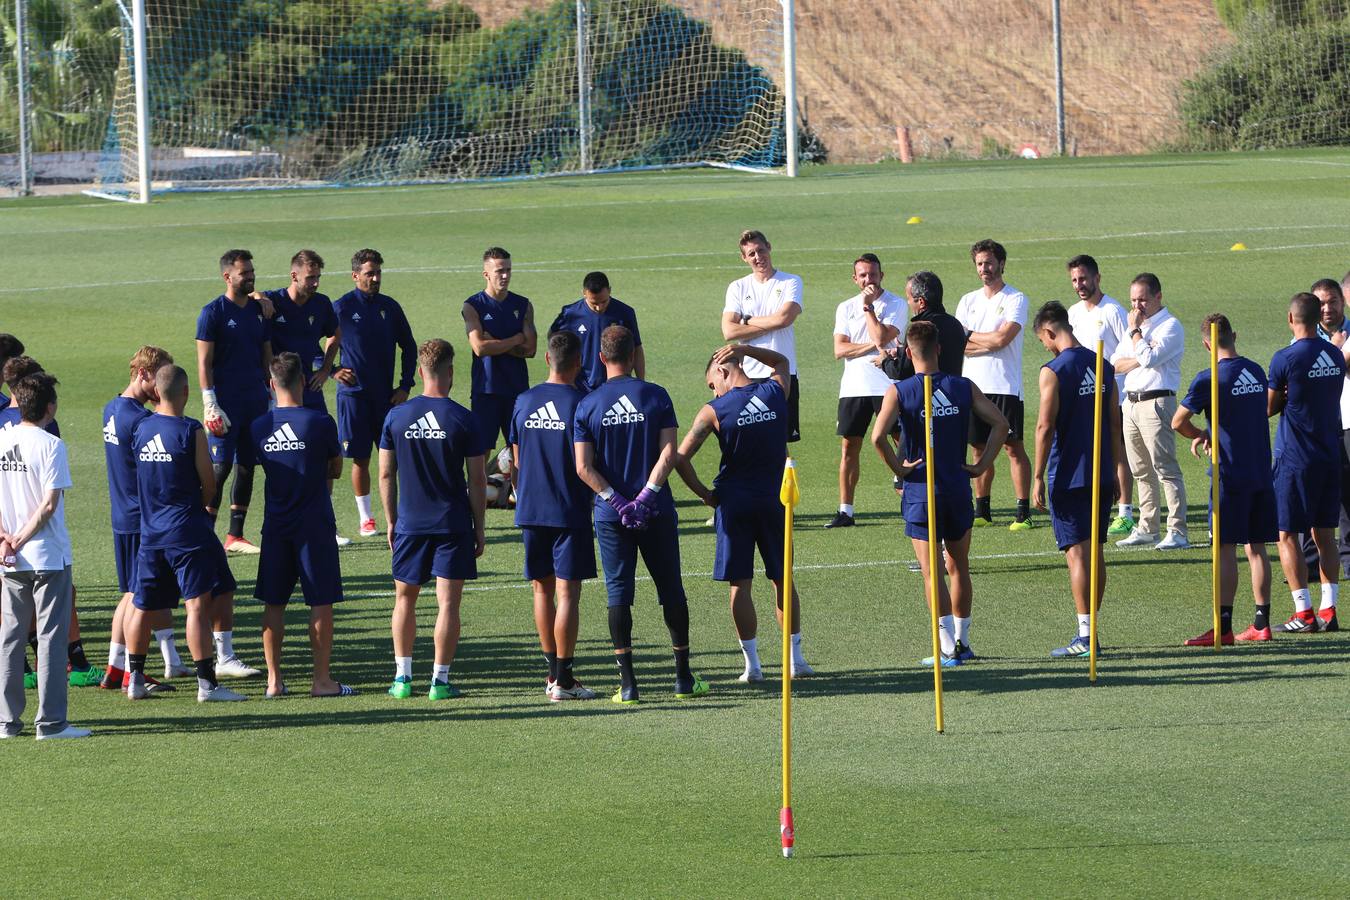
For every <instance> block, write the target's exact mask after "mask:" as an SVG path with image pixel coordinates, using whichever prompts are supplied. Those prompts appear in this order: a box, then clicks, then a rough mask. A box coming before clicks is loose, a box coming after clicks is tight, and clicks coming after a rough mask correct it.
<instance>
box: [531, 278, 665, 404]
mask: <svg viewBox="0 0 1350 900" xmlns="http://www.w3.org/2000/svg"><path fill="white" fill-rule="evenodd" d="M611 325H622V326H623V327H624V328H627V329H628V330H629V331H631V332H632V333H633V346H634V347H641V346H642V334H641V333H640V332H639V331H638V322H637V313H635V312H633V308H632V307H631V306H629V305H628V304H627V303H624V302H622V301H619V300H615V299H614V298H613V297H611V298H610V299H609V305H608V306H606V307H605V311H604V312H596V311H595V310H593V309H591V308H590V306H589V305H587V303H586V299H585V298H584V297H583V298H582V299H580V300H578V301H577V302H575V303H569V304H568V305H567V306H564V307H563V308H562V311H561V312H559V313H558V317H557V318H556V319H554V320H553V324H552V325H550V326H549V329H548V331H549V334H552V333H553V332H555V331H570V332H572V333H573V334H575V335H576V336H577V337H579V338H581V371H580V372H579V373H577V384H578V385H580V386H582V387H583V388H584V389H586V390H588V391H593V390H595V389H596V388H597V387H599V386H600V385H602V384H604V383H605V379H606V378H608V377H609V375H608V373H607V372H606V371H605V364H604V363H602V362H601V361H600V335H601V334H602V333H603V332H604V330H605V329H606V328H608V327H609V326H611Z"/></svg>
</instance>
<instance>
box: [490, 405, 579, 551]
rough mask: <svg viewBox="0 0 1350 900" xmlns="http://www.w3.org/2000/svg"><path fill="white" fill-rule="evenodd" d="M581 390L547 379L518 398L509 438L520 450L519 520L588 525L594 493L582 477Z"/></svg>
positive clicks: (563, 525)
mask: <svg viewBox="0 0 1350 900" xmlns="http://www.w3.org/2000/svg"><path fill="white" fill-rule="evenodd" d="M581 397H582V393H581V391H580V390H579V389H577V388H576V387H574V386H573V385H570V384H549V383H548V382H545V383H543V384H540V385H536V386H534V387H532V388H530V389H529V390H528V391H526V392H525V393H523V394H521V395H520V396H519V397H518V398H516V407H515V410H514V411H513V412H512V413H511V434H510V441H511V443H512V444H515V445H516V446H517V447H518V448H519V452H520V462H519V467H520V474H519V475H518V476H517V477H518V484H517V485H516V524H517V525H536V526H547V527H550V528H589V527H590V524H591V503H592V499H593V498H594V496H595V495H594V494H593V493H591V489H590V488H589V487H587V486H586V483H585V482H583V481H582V480H581V479H580V478H578V477H577V464H576V456H575V450H576V448H575V447H574V446H573V417H574V416H575V415H576V409H577V404H578V403H579V402H580V401H581Z"/></svg>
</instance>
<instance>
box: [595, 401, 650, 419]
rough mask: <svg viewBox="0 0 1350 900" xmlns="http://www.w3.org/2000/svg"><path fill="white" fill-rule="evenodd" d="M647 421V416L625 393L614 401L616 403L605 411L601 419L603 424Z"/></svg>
mask: <svg viewBox="0 0 1350 900" xmlns="http://www.w3.org/2000/svg"><path fill="white" fill-rule="evenodd" d="M645 421H647V416H646V415H645V414H643V413H640V412H638V408H637V407H636V406H634V405H633V401H632V400H629V399H628V395H627V394H624V395H623V396H622V397H620V398H619V399H618V400H616V401H615V402H614V405H613V406H611V407H610V408H609V411H608V412H606V413H605V417H604V418H603V419H601V420H600V424H601V425H634V424H636V423H638V422H645Z"/></svg>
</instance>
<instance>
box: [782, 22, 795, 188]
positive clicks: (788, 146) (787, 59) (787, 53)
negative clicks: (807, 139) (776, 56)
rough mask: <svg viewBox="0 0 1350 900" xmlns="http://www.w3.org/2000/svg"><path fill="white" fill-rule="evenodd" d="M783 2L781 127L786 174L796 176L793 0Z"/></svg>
mask: <svg viewBox="0 0 1350 900" xmlns="http://www.w3.org/2000/svg"><path fill="white" fill-rule="evenodd" d="M782 3H783V106H784V109H783V128H784V131H785V140H784V148H785V153H786V156H787V174H788V177H789V178H796V177H797V32H796V29H795V28H794V26H793V20H794V18H795V15H794V9H793V7H794V5H795V4H794V3H793V0H782Z"/></svg>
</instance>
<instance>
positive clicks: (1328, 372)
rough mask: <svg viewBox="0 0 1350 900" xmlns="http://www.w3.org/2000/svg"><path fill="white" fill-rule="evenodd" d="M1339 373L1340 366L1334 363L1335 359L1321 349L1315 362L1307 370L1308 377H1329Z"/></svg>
mask: <svg viewBox="0 0 1350 900" xmlns="http://www.w3.org/2000/svg"><path fill="white" fill-rule="evenodd" d="M1340 374H1341V367H1340V366H1338V365H1337V364H1336V360H1334V359H1332V358H1331V354H1329V353H1327V351H1325V350H1323V351H1322V353H1321V355H1320V356H1318V357H1317V362H1316V364H1314V365H1313V367H1312V368H1311V369H1309V370H1308V377H1309V378H1330V377H1332V376H1338V375H1340Z"/></svg>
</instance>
